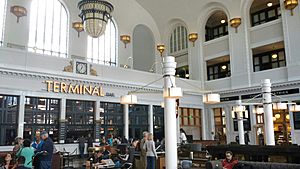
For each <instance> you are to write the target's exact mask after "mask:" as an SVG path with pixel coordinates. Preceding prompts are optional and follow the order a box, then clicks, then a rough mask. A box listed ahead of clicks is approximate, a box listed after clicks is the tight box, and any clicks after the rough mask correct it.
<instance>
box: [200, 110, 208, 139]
mask: <svg viewBox="0 0 300 169" xmlns="http://www.w3.org/2000/svg"><path fill="white" fill-rule="evenodd" d="M205 112H207V109H205V108H203V109H202V110H201V133H202V140H208V138H207V132H208V131H209V130H208V128H207V127H208V126H207V125H208V124H207V116H206V114H207V113H205Z"/></svg>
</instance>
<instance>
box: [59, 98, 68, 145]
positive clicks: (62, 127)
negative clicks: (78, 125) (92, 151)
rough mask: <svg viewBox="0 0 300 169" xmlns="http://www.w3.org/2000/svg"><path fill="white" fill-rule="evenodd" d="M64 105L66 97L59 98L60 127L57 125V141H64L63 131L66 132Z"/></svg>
mask: <svg viewBox="0 0 300 169" xmlns="http://www.w3.org/2000/svg"><path fill="white" fill-rule="evenodd" d="M66 107H67V100H66V98H61V99H60V116H59V121H60V124H59V125H60V127H59V133H60V134H59V135H60V136H59V143H61V144H63V143H65V133H66Z"/></svg>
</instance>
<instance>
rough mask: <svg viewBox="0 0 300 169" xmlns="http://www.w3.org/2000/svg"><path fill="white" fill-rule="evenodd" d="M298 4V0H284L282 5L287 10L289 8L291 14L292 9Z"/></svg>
mask: <svg viewBox="0 0 300 169" xmlns="http://www.w3.org/2000/svg"><path fill="white" fill-rule="evenodd" d="M297 5H298V0H284V7H285V9H287V10H291V15H292V16H293V15H294V13H293V9H294V8H296V6H297Z"/></svg>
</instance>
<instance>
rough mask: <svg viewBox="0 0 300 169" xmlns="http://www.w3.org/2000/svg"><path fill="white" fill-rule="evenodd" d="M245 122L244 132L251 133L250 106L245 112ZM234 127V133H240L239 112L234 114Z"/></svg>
mask: <svg viewBox="0 0 300 169" xmlns="http://www.w3.org/2000/svg"><path fill="white" fill-rule="evenodd" d="M243 122H244V130H245V131H251V121H250V111H249V106H246V111H244V112H243ZM233 127H234V131H238V120H237V112H234V118H233Z"/></svg>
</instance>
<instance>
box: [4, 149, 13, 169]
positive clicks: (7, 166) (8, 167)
mask: <svg viewBox="0 0 300 169" xmlns="http://www.w3.org/2000/svg"><path fill="white" fill-rule="evenodd" d="M4 160H5V166H4V167H5V169H11V168H13V166H14V165H13V164H12V157H11V154H9V153H7V154H6V155H5V157H4Z"/></svg>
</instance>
